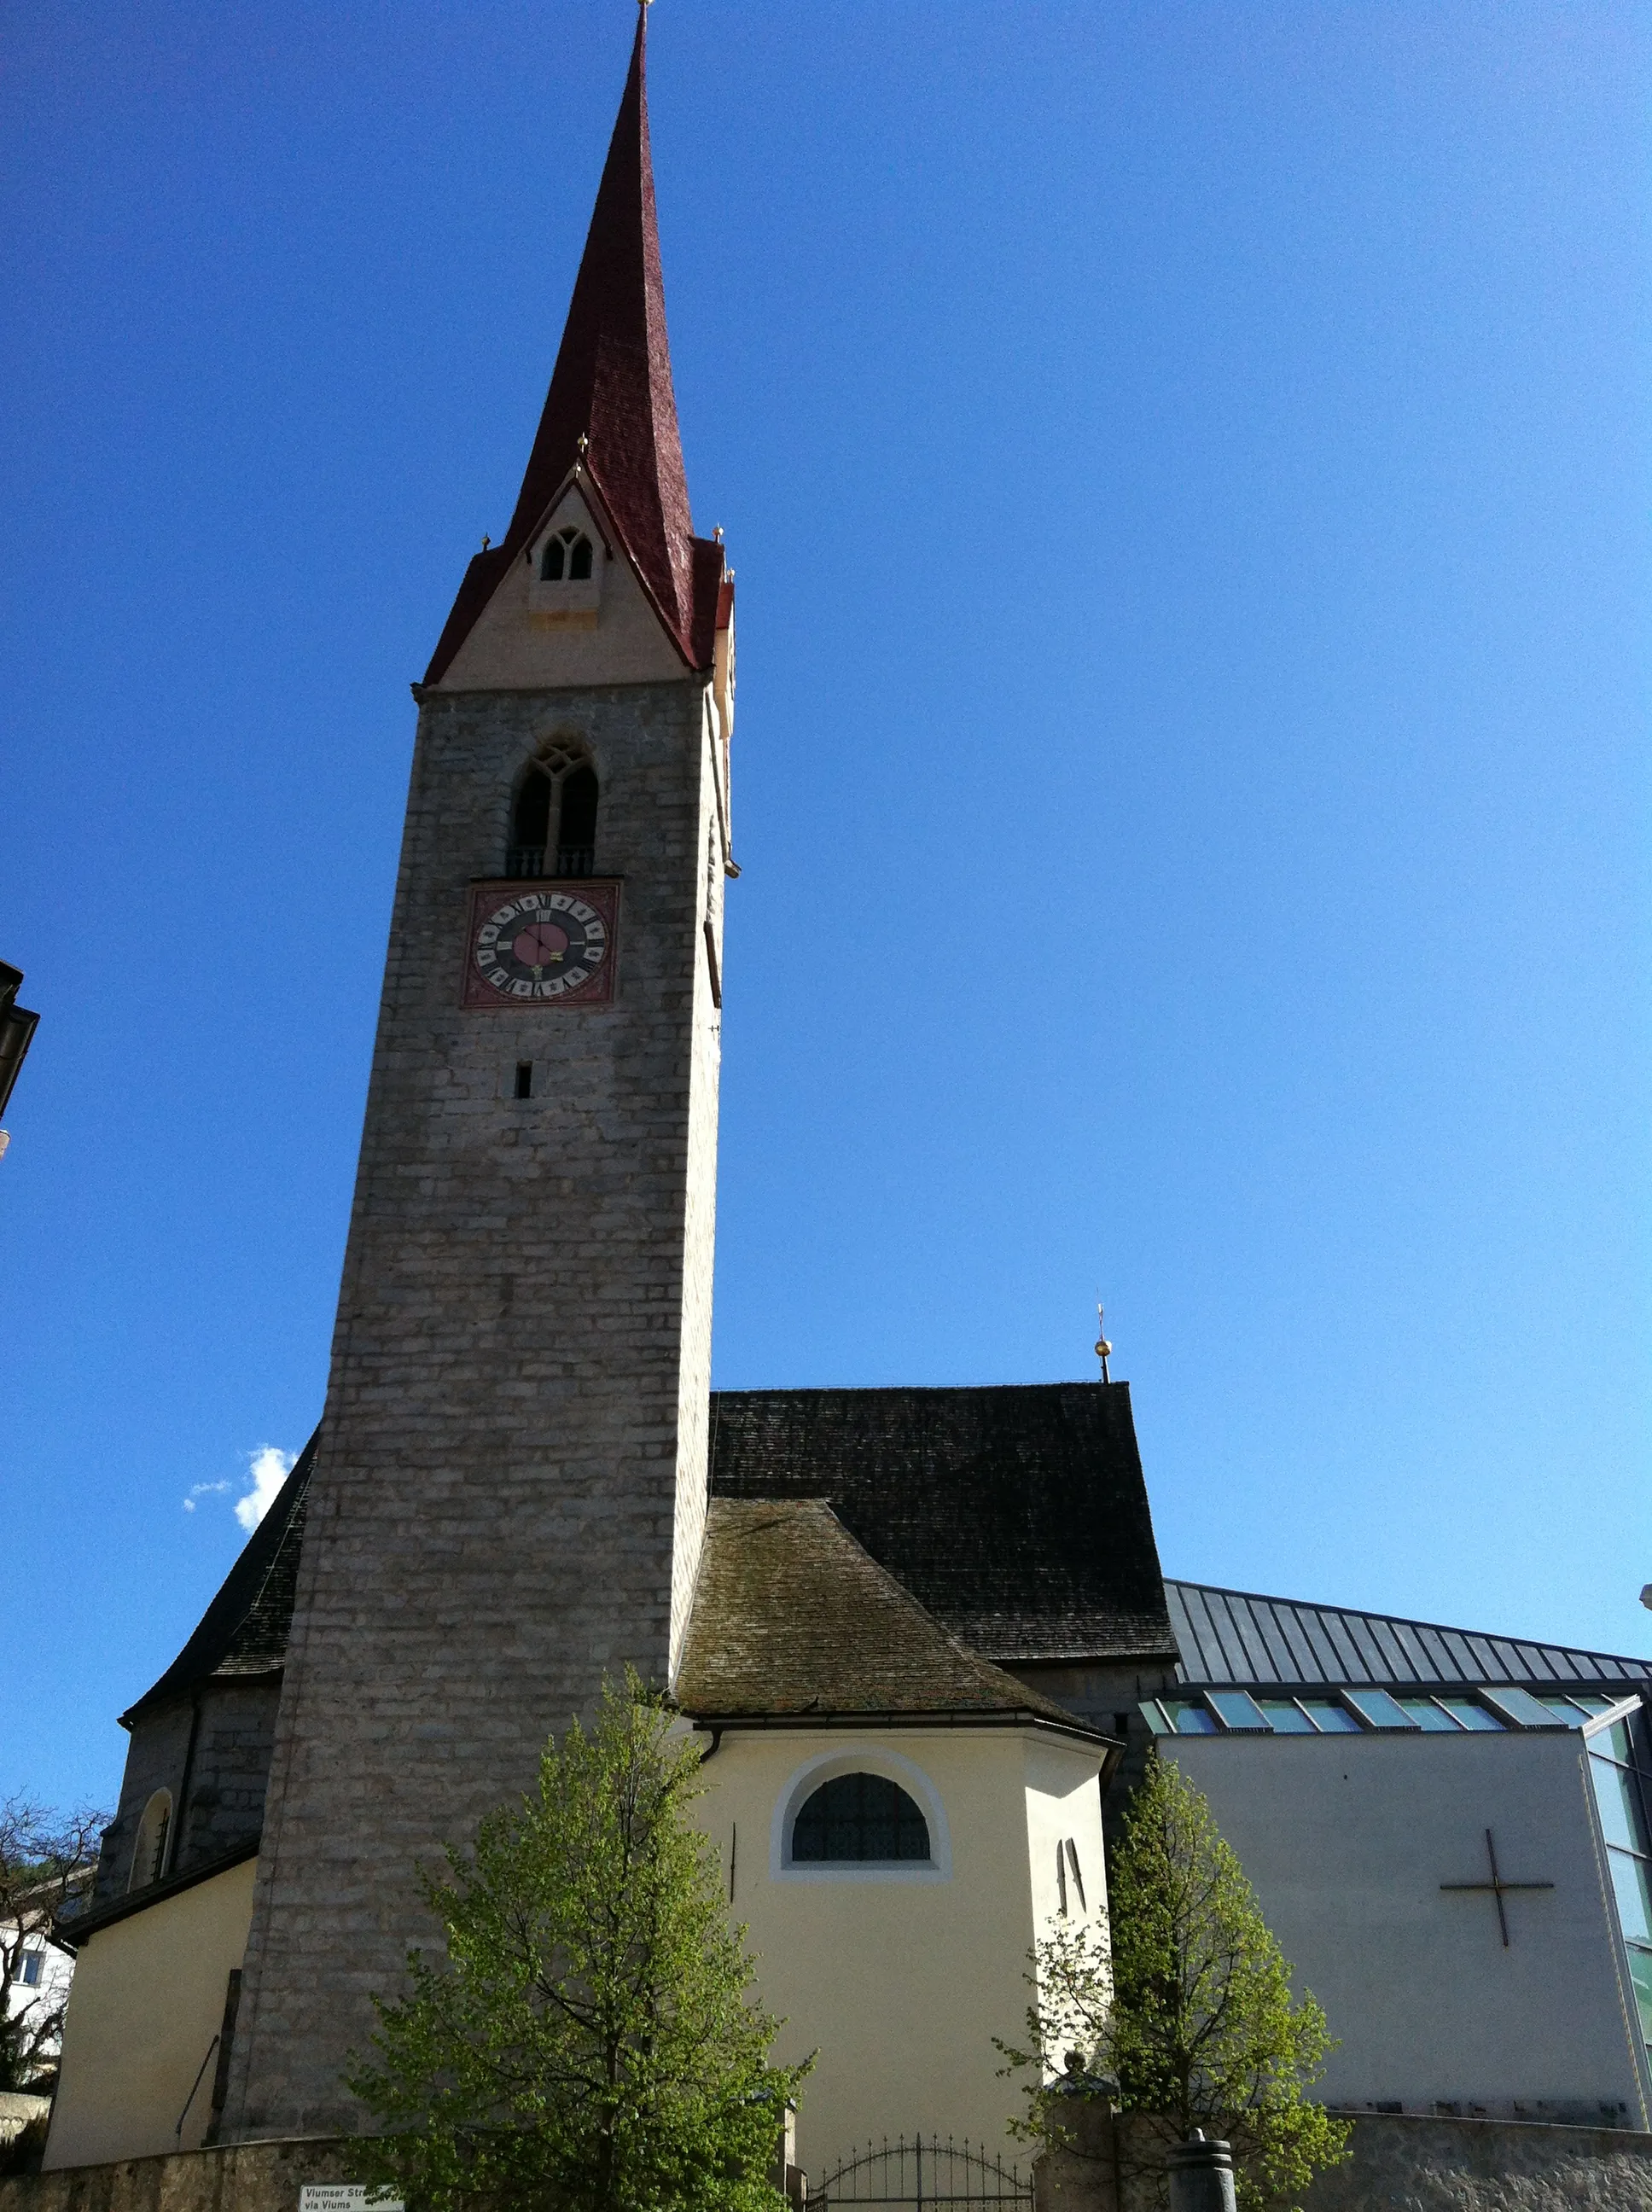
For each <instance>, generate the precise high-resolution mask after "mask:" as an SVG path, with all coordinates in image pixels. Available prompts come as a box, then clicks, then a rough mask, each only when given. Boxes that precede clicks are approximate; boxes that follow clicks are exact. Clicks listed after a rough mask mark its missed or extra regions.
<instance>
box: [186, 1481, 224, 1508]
mask: <svg viewBox="0 0 1652 2212" xmlns="http://www.w3.org/2000/svg"><path fill="white" fill-rule="evenodd" d="M228 1487H229V1485H228V1483H227V1482H192V1483H191V1485H190V1491H189V1496H188V1497H187V1498H185V1500H184V1510H185V1513H193V1512H194V1510H195V1501H196V1499H197V1498H216V1496H217V1495H218V1493H219V1492H221V1491H224V1490H228Z"/></svg>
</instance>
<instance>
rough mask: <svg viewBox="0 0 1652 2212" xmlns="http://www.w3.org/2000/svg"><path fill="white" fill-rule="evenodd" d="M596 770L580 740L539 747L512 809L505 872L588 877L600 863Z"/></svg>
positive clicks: (525, 874) (527, 874) (519, 786)
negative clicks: (598, 861) (598, 858)
mask: <svg viewBox="0 0 1652 2212" xmlns="http://www.w3.org/2000/svg"><path fill="white" fill-rule="evenodd" d="M599 795H600V793H599V788H598V782H597V771H596V769H594V768H593V767H592V763H591V757H590V755H589V753H587V752H586V749H585V747H584V745H583V744H580V743H579V742H578V741H577V740H573V741H570V742H567V743H554V744H549V745H544V746H542V747H541V748H540V750H539V753H538V757H536V758H535V759H534V760H532V761H531V762H530V763H529V764H528V767H527V769H526V770H525V773H524V775H523V777H522V781H521V782H520V783H519V785H518V786H517V789H516V799H515V803H514V805H513V806H512V808H511V834H510V842H509V845H508V847H507V850H506V854H505V873H506V874H507V876H518V877H531V876H588V875H590V874H591V872H592V870H593V868H594V867H595V866H596V862H597V801H598V797H599Z"/></svg>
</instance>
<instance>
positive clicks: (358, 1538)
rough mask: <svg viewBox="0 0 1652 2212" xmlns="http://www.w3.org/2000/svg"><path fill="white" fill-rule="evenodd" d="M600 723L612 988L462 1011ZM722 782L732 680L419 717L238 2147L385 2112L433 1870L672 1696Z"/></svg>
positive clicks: (692, 1500) (487, 695)
mask: <svg viewBox="0 0 1652 2212" xmlns="http://www.w3.org/2000/svg"><path fill="white" fill-rule="evenodd" d="M570 738H575V739H579V740H581V741H582V742H583V743H584V744H586V746H588V748H589V750H590V752H591V755H592V760H593V762H594V764H595V767H596V769H597V773H598V779H599V782H600V788H601V800H600V807H599V811H598V829H597V841H598V842H597V855H596V872H597V873H598V874H600V875H603V876H612V877H617V878H621V879H622V891H621V901H620V910H619V927H618V933H617V952H616V959H617V974H616V991H615V997H614V1000H613V1002H612V1004H611V1005H608V1006H573V1007H560V1006H556V1005H554V1004H553V1005H551V1006H526V1007H519V1006H514V1005H512V1006H506V1007H503V1008H501V1009H498V1010H495V1009H492V1008H486V1009H469V1010H467V1009H465V1008H464V1007H463V1006H461V1004H460V984H461V975H462V970H463V964H464V962H465V957H466V944H465V931H466V918H467V913H468V901H469V893H470V886H471V883H472V881H473V880H475V879H477V878H487V877H490V876H494V875H496V874H497V873H499V872H500V870H501V864H502V861H503V858H504V853H505V846H506V842H507V834H508V820H509V812H510V806H511V801H512V797H513V792H514V789H515V787H516V785H517V782H518V781H519V776H520V775H521V773H522V771H523V769H524V768H525V765H526V763H528V761H529V760H530V759H531V757H533V755H534V753H535V751H536V750H537V749H538V747H539V746H541V745H542V744H546V743H548V742H549V741H550V740H553V739H562V740H563V741H564V742H566V741H567V740H568V739H570ZM714 772H715V771H714V758H713V748H712V745H711V744H710V742H709V738H708V706H707V701H706V684H705V681H704V679H702V678H683V679H682V680H679V681H676V682H659V683H644V684H619V685H615V686H611V687H609V688H605V689H604V688H595V689H588V690H547V691H539V692H526V691H515V692H513V691H460V692H443V691H440V690H436V691H429V692H426V693H425V694H424V695H423V696H422V703H421V714H420V721H419V732H418V738H417V742H416V749H415V756H414V763H413V772H412V780H411V787H410V797H409V802H408V814H407V827H406V833H405V837H404V845H403V852H402V860H401V868H400V873H399V878H398V886H397V893H396V903H395V912H394V919H393V921H392V930H391V941H390V952H389V959H388V963H387V965H386V975H385V985H384V996H383V1001H382V1006H381V1011H380V1023H379V1031H378V1037H377V1042H376V1045H375V1048H374V1064H373V1073H372V1078H371V1082H370V1085H369V1091H368V1098H367V1115H366V1123H365V1127H364V1132H363V1136H362V1143H361V1165H360V1169H359V1173H358V1179H357V1183H356V1191H355V1204H354V1208H353V1212H352V1216H351V1223H350V1233H349V1246H348V1249H347V1253H346V1258H345V1264H344V1273H343V1286H342V1289H341V1293H340V1301H339V1311H338V1321H337V1330H336V1334H335V1337H334V1346H333V1358H332V1369H331V1380H330V1383H329V1389H328V1396H327V1402H326V1409H325V1416H324V1420H323V1427H322V1440H321V1443H320V1447H319V1455H318V1460H317V1468H316V1474H315V1479H314V1484H313V1490H312V1492H311V1503H310V1509H309V1512H310V1518H309V1522H308V1526H307V1534H306V1539H305V1546H304V1554H303V1561H302V1566H301V1572H300V1578H299V1587H298V1599H297V1606H296V1610H295V1618H294V1622H293V1628H292V1636H291V1641H290V1644H289V1648H288V1660H287V1670H286V1678H285V1682H284V1685H283V1689H282V1705H281V1712H280V1718H279V1721H278V1723H277V1728H276V1746H275V1754H274V1762H273V1765H272V1768H271V1773H270V1790H269V1796H268V1802H267V1805H266V1810H265V1822H264V1844H263V1850H262V1852H261V1856H260V1862H259V1869H258V1892H257V1897H256V1900H255V1904H254V1908H253V1917H252V1935H251V1937H250V1939H249V1943H248V1949H247V1959H246V1979H245V1983H244V1987H243V1993H242V1998H241V2006H240V2021H239V2025H238V2027H237V2032H236V2038H235V2050H234V2062H233V2067H232V2074H231V2081H230V2087H229V2095H228V2105H227V2108H226V2122H225V2130H224V2131H225V2135H226V2136H227V2137H228V2138H230V2139H236V2138H240V2139H246V2138H249V2137H255V2136H275V2135H288V2134H295V2133H305V2134H309V2133H315V2132H323V2131H328V2132H330V2131H332V2130H337V2129H344V2130H349V2129H351V2128H353V2127H354V2126H355V2124H357V2121H358V2115H357V2112H356V2111H355V2108H354V2107H353V2105H352V2101H351V2100H350V2099H349V2096H348V2094H347V2093H346V2092H345V2091H344V2090H343V2087H342V2086H341V2084H340V2081H339V2072H340V2069H341V2066H342V2065H343V2063H344V2061H345V2058H346V2054H347V2053H348V2052H349V2051H351V2050H352V2049H355V2050H360V2049H362V2048H364V2047H365V2046H366V2045H367V2039H368V2037H369V2035H370V2033H371V2032H372V2027H373V2024H374V2015H373V2011H372V2005H371V1998H372V1996H374V1994H375V1993H381V1994H383V1993H391V1992H393V1991H395V1990H398V1988H399V1987H400V1985H401V1983H402V1978H403V1972H404V1957H405V1953H406V1951H407V1948H408V1947H409V1946H410V1944H413V1943H416V1942H420V1941H422V1940H428V1937H429V1936H430V1933H431V1930H430V1928H429V1925H428V1920H427V1918H426V1916H425V1914H424V1912H423V1910H422V1906H421V1905H420V1902H419V1899H418V1894H417V1886H416V1875H415V1868H416V1864H418V1863H427V1864H428V1863H431V1862H433V1861H434V1859H435V1858H436V1857H437V1855H438V1854H439V1852H440V1847H441V1846H442V1844H445V1843H447V1842H450V1841H452V1842H460V1843H463V1842H464V1841H465V1840H466V1839H467V1838H468V1837H469V1835H470V1834H471V1832H472V1831H473V1829H474V1826H475V1823H476V1821H477V1818H478V1817H479V1816H480V1815H481V1814H483V1813H484V1812H486V1811H488V1810H489V1809H490V1808H492V1807H494V1806H496V1805H499V1804H501V1803H503V1802H507V1801H509V1800H511V1799H513V1797H515V1796H517V1795H518V1794H519V1792H520V1791H521V1790H524V1789H525V1787H526V1786H528V1784H530V1783H531V1780H532V1778H533V1774H534V1771H535V1766H536V1762H537V1759H538V1753H539V1750H540V1747H541V1746H542V1745H543V1744H544V1740H545V1738H546V1736H547V1735H549V1734H550V1733H551V1732H553V1731H554V1730H560V1729H562V1728H563V1727H564V1726H565V1725H566V1724H567V1722H568V1717H569V1716H570V1714H572V1713H574V1712H578V1711H586V1710H588V1709H589V1708H590V1706H591V1705H592V1701H593V1699H594V1698H595V1695H596V1692H597V1690H598V1685H599V1683H600V1681H601V1680H602V1678H603V1676H604V1674H610V1675H612V1674H618V1673H619V1672H620V1671H621V1670H622V1669H623V1668H624V1667H625V1666H626V1665H628V1664H629V1665H632V1666H635V1668H637V1669H638V1671H639V1672H640V1673H641V1674H643V1675H644V1676H646V1677H647V1678H650V1679H652V1680H656V1681H660V1682H665V1681H666V1680H669V1677H670V1673H671V1666H672V1663H673V1656H674V1654H673V1648H672V1647H673V1629H674V1627H675V1628H676V1630H677V1633H678V1634H680V1632H681V1626H682V1624H683V1619H684V1617H685V1615H686V1611H687V1606H688V1602H689V1596H690V1595H691V1593H692V1587H693V1578H694V1573H695V1566H696V1565H697V1559H698V1544H699V1534H700V1528H701V1522H702V1520H703V1514H704V1498H705V1486H706V1468H705V1441H706V1438H705V1429H706V1404H707V1394H708V1384H709V1367H710V1322H711V1267H712V1249H713V1241H714V1211H715V1199H714V1182H715V1147H716V1114H717V1073H718V1056H719V1049H720V1038H719V1033H718V1015H717V1012H716V1008H715V1006H714V1003H713V997H712V992H711V987H710V980H709V959H708V950H707V937H708V933H707V930H706V927H705V925H706V923H707V921H708V920H709V921H711V923H712V937H713V940H714V941H715V940H716V939H717V938H718V937H719V935H720V923H721V909H720V896H721V869H720V866H718V867H717V868H716V869H714V870H713V869H708V865H707V854H708V841H710V840H712V839H714V836H715V818H716V817H715V805H716V792H715V787H714V781H713V778H714ZM337 957H339V958H340V959H349V960H356V959H361V958H362V957H367V949H366V948H364V947H362V946H361V945H352V944H343V943H341V944H340V945H338V946H337ZM524 1061H526V1062H529V1063H531V1066H532V1068H533V1071H534V1073H533V1082H532V1095H531V1097H529V1098H526V1099H519V1098H517V1097H515V1095H514V1089H515V1086H514V1080H513V1079H514V1074H515V1070H516V1068H517V1066H518V1065H519V1063H521V1062H524Z"/></svg>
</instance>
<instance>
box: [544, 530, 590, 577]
mask: <svg viewBox="0 0 1652 2212" xmlns="http://www.w3.org/2000/svg"><path fill="white" fill-rule="evenodd" d="M590 576H591V540H590V539H589V538H587V537H586V534H585V532H584V531H583V530H557V531H553V532H552V533H551V535H550V537H549V538H546V540H545V550H544V552H543V553H542V554H541V555H540V556H539V577H540V580H541V582H542V583H546V584H562V583H568V584H583V583H586V582H588V581H589V580H590Z"/></svg>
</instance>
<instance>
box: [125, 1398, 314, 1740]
mask: <svg viewBox="0 0 1652 2212" xmlns="http://www.w3.org/2000/svg"><path fill="white" fill-rule="evenodd" d="M320 1439H321V1430H320V1427H319V1425H317V1427H316V1430H315V1431H314V1433H313V1435H312V1437H310V1440H309V1442H308V1443H307V1444H306V1445H305V1447H304V1449H303V1450H302V1451H301V1452H300V1454H299V1455H298V1457H297V1458H296V1459H295V1461H294V1462H293V1464H292V1467H291V1468H290V1470H289V1471H288V1475H287V1479H286V1480H285V1481H284V1482H283V1483H282V1486H281V1488H280V1489H279V1490H278V1491H277V1492H276V1494H275V1497H274V1498H272V1499H271V1500H270V1509H269V1510H268V1511H267V1512H266V1513H265V1515H264V1518H263V1520H262V1521H260V1522H258V1526H257V1527H256V1528H254V1529H253V1531H252V1534H251V1535H250V1536H249V1537H248V1538H247V1540H246V1543H245V1544H243V1545H242V1547H241V1548H240V1551H239V1552H238V1553H236V1554H235V1557H234V1561H233V1562H232V1563H231V1565H230V1569H229V1571H228V1574H227V1575H226V1576H225V1577H224V1578H223V1580H222V1582H221V1583H219V1585H218V1587H217V1589H216V1590H215V1591H214V1592H213V1594H212V1596H211V1598H210V1601H208V1604H207V1608H206V1611H205V1612H204V1613H203V1614H202V1615H201V1618H200V1619H199V1620H197V1622H196V1624H195V1626H194V1628H193V1629H192V1630H191V1632H190V1633H189V1635H188V1636H187V1637H186V1638H185V1640H184V1643H183V1645H182V1647H181V1649H180V1650H179V1654H178V1656H177V1657H176V1658H175V1659H174V1660H173V1662H172V1664H171V1665H170V1666H169V1667H167V1668H166V1669H165V1670H164V1671H163V1672H162V1673H161V1675H160V1676H159V1677H158V1678H157V1679H156V1680H155V1681H154V1682H152V1683H151V1684H150V1685H149V1688H148V1689H147V1690H145V1691H144V1692H143V1696H142V1697H140V1698H136V1699H133V1701H132V1703H131V1705H128V1707H127V1708H126V1710H125V1712H124V1713H122V1715H121V1716H120V1719H121V1723H122V1725H123V1726H125V1727H130V1726H131V1723H132V1722H133V1720H134V1719H135V1718H136V1717H137V1716H138V1715H139V1714H140V1713H142V1712H143V1711H144V1710H145V1709H146V1708H147V1707H148V1706H150V1705H156V1704H159V1703H161V1701H162V1700H164V1699H167V1698H171V1697H175V1696H182V1694H183V1693H184V1692H185V1691H186V1690H190V1689H192V1688H193V1687H194V1686H195V1685H196V1684H197V1682H202V1681H205V1680H207V1679H208V1678H209V1677H210V1676H211V1675H213V1674H216V1673H217V1672H218V1670H219V1668H221V1667H222V1665H223V1662H224V1661H225V1660H226V1659H227V1658H228V1657H229V1656H230V1655H231V1653H232V1652H233V1651H234V1647H235V1641H236V1638H238V1637H239V1636H240V1633H241V1632H242V1630H243V1629H244V1628H245V1627H246V1624H247V1622H248V1620H250V1619H251V1618H252V1614H253V1613H254V1611H255V1610H256V1608H257V1607H258V1602H259V1601H260V1600H261V1599H262V1597H263V1595H264V1591H265V1590H266V1589H268V1588H269V1585H270V1577H271V1575H272V1574H273V1573H274V1572H275V1571H276V1565H278V1563H279V1561H280V1559H281V1555H282V1551H283V1549H284V1548H285V1546H286V1543H287V1540H288V1536H289V1534H291V1532H292V1528H293V1525H294V1522H295V1520H296V1519H297V1517H298V1515H299V1513H300V1511H301V1509H302V1507H303V1504H304V1501H305V1499H306V1498H307V1494H308V1492H309V1486H310V1476H311V1473H312V1471H313V1468H314V1466H315V1455H316V1446H317V1445H318V1443H319V1442H320ZM255 1577H256V1580H255V1579H254V1578H255ZM271 1671H273V1668H272V1669H271Z"/></svg>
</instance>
